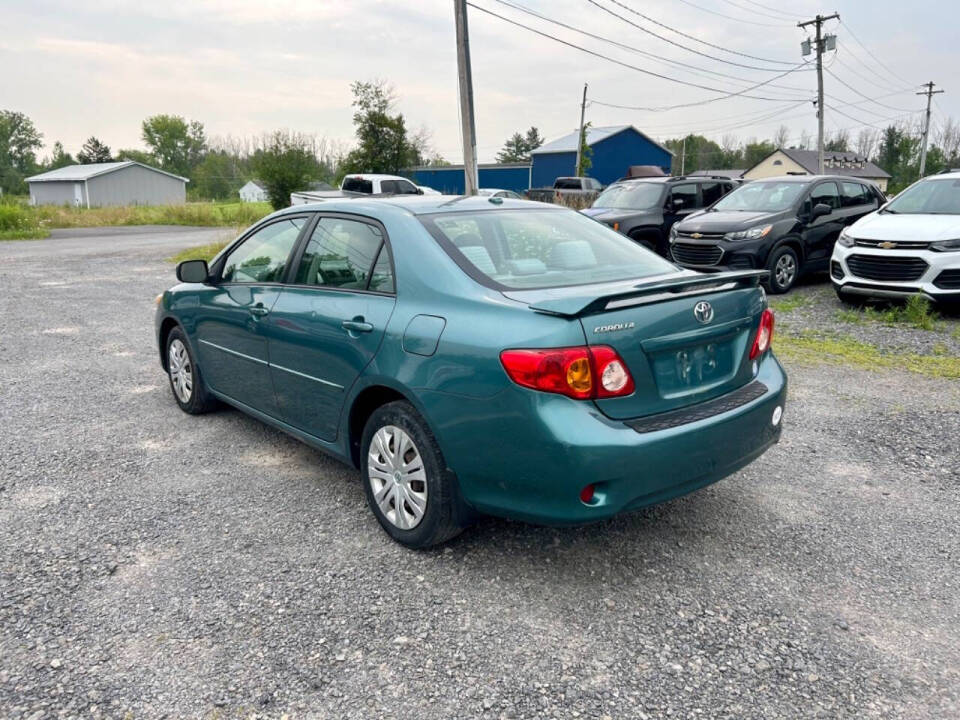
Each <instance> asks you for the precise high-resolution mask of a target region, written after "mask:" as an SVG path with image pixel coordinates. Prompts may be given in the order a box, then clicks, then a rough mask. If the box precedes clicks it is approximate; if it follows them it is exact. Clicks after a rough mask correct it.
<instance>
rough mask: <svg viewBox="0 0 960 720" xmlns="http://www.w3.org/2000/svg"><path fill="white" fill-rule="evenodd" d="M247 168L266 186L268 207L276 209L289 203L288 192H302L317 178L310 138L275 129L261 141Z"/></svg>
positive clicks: (319, 173) (317, 164)
mask: <svg viewBox="0 0 960 720" xmlns="http://www.w3.org/2000/svg"><path fill="white" fill-rule="evenodd" d="M250 165H251V168H252V170H253V172H254V173H255V174H256V177H257V178H259V179H260V181H261V182H263V184H264V185H265V186H266V191H267V195H268V197H269V199H270V204H271V205H273V207H274V209H276V210H279V209H280V208H284V207H287V206H288V205H289V204H290V193H292V192H296V191H297V190H303V189H304V188H305V187H306V185H307V183H309V182H310V181H311V180H315V179H318V178H319V177H320V175H321V169H320V163H319V162H318V161H317V157H316V155H315V154H314V153H313V148H312V142H311V139H310V138H309V137H306V136H304V135H300V134H298V133H293V132H290V131H288V130H278V131H276V132H274V133H273V134H271V135H269V136H267V137H266V138H264V140H263V142H262V144H261V147H260V148H258V149H257V150H256V151H255V152H254V154H253V157H252V158H251V161H250Z"/></svg>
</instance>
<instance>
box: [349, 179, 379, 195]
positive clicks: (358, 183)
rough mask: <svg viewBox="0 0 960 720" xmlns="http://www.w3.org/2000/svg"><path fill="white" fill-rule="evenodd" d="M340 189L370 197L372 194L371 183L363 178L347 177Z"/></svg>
mask: <svg viewBox="0 0 960 720" xmlns="http://www.w3.org/2000/svg"><path fill="white" fill-rule="evenodd" d="M342 189H343V190H347V191H349V192H361V193H367V194H368V195H370V194H372V193H373V183H372V182H371V181H369V180H364V179H363V178H351V177H348V178H344V179H343V188H342Z"/></svg>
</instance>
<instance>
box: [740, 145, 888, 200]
mask: <svg viewBox="0 0 960 720" xmlns="http://www.w3.org/2000/svg"><path fill="white" fill-rule="evenodd" d="M823 171H824V172H825V173H826V174H827V175H849V176H850V177H855V178H861V179H863V180H870V181H872V182H874V183H876V185H877V186H878V187H879V188H880V189H881V190H883V191H884V192H886V191H887V181H888V180H889V179H890V174H889V173H887V172H886V171H884V170H881V169H880V168H879V167H877V166H876V165H874V164H873V163H872V162H870V161H869V160H868V159H867V158H865V157H861V156H859V155H857V154H856V153H853V152H835V151H827V152H825V153H824V155H823ZM816 174H817V151H816V150H797V149H796V148H781V149H780V150H774V151H773V152H772V153H771V154H770V155H768V156H767V157H765V158H764V159H763V160H761V161H760V162H758V163H757V164H756V165H754V166H753V167H752V168H750V169H749V170H747V171H746V172H745V173H744V174H743V178H744V180H759V179H760V178H768V177H777V176H778V175H816Z"/></svg>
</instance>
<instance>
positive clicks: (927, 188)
mask: <svg viewBox="0 0 960 720" xmlns="http://www.w3.org/2000/svg"><path fill="white" fill-rule="evenodd" d="M883 212H885V213H903V214H905V215H960V180H943V179H941V180H924V181H923V182H919V183H917V184H916V185H914V186H913V187H909V188H907V189H906V190H904V191H903V192H902V193H900V194H899V195H897V197H896V198H895V199H894V200H892V201H891V202H890V204H889V205H887V207H885V208H884V210H883Z"/></svg>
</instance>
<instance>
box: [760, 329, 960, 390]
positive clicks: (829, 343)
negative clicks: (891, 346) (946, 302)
mask: <svg viewBox="0 0 960 720" xmlns="http://www.w3.org/2000/svg"><path fill="white" fill-rule="evenodd" d="M774 351H775V352H776V353H777V355H778V356H779V357H780V358H781V359H783V360H784V361H786V362H787V363H790V362H795V363H799V364H805V365H844V366H847V367H855V368H860V369H862V370H873V371H876V370H908V371H909V372H914V373H918V374H920V375H926V376H928V377H937V378H952V379H957V378H960V357H955V356H952V355H947V354H940V353H935V354H933V355H918V354H915V353H887V352H882V351H881V350H880V349H879V348H878V347H876V346H875V345H871V344H870V343H865V342H861V341H859V340H854V339H853V338H850V337H847V336H844V335H828V334H825V333H815V332H810V331H807V332H804V333H801V334H800V335H786V334H780V335H777V337H776V339H775V340H774Z"/></svg>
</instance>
